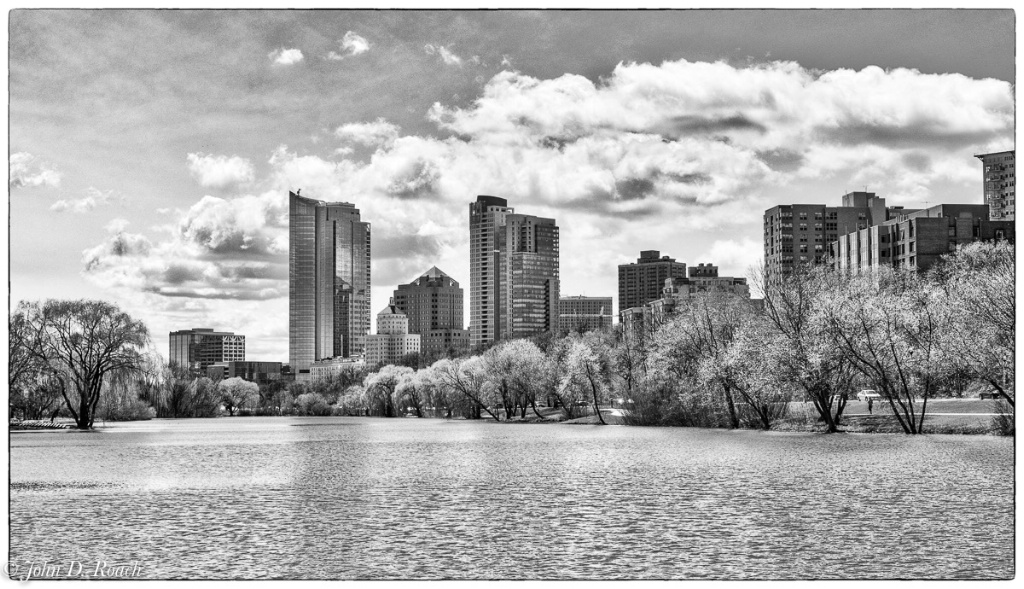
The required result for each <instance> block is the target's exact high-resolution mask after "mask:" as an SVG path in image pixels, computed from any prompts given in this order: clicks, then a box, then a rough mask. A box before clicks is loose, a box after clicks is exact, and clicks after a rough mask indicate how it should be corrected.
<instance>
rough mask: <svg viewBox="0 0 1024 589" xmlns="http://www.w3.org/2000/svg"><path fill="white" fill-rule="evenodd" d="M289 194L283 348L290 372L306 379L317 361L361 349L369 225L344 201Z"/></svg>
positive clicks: (365, 323)
mask: <svg viewBox="0 0 1024 589" xmlns="http://www.w3.org/2000/svg"><path fill="white" fill-rule="evenodd" d="M288 197H289V217H288V235H289V248H288V351H289V361H290V363H291V369H292V372H293V373H294V374H295V375H296V378H297V379H299V380H306V379H308V378H309V367H310V364H312V363H313V362H314V361H316V360H320V359H322V358H332V357H339V356H340V357H349V356H354V355H359V354H362V353H363V352H364V348H365V345H366V334H367V333H368V332H369V330H370V224H369V223H366V222H363V221H362V220H361V219H360V217H359V209H357V208H355V206H354V205H352V204H349V203H344V202H323V201H317V200H313V199H309V198H305V197H301V196H299V195H298V194H296V193H293V192H289V193H288Z"/></svg>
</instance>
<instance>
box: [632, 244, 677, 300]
mask: <svg viewBox="0 0 1024 589" xmlns="http://www.w3.org/2000/svg"><path fill="white" fill-rule="evenodd" d="M666 278H686V264H684V263H682V262H676V260H675V258H670V257H668V256H662V255H661V252H659V251H658V250H646V251H642V252H640V257H639V258H637V260H636V263H630V264H621V265H620V266H619V311H620V312H621V311H623V310H625V309H631V308H633V307H641V306H643V305H645V304H646V303H649V302H651V301H653V300H655V299H658V298H660V297H661V289H662V288H664V286H665V279H666Z"/></svg>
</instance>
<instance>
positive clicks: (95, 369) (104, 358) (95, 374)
mask: <svg viewBox="0 0 1024 589" xmlns="http://www.w3.org/2000/svg"><path fill="white" fill-rule="evenodd" d="M18 312H19V313H22V314H23V315H24V321H25V323H26V324H27V326H26V328H25V331H24V335H25V338H24V339H23V340H22V341H20V342H19V343H18V345H19V346H23V347H24V349H26V350H28V355H29V356H31V357H32V358H33V359H34V360H35V362H36V363H37V365H38V367H39V370H40V371H41V372H42V373H43V374H45V375H47V376H49V377H51V378H53V379H54V380H55V381H56V384H57V387H58V388H59V390H60V393H61V397H62V398H63V399H64V402H65V404H66V406H67V409H68V411H69V412H70V413H71V415H72V417H74V419H75V423H76V425H77V426H78V428H79V429H90V428H92V425H93V419H94V416H95V411H96V405H97V403H99V401H100V396H101V394H102V391H103V384H104V381H105V379H106V378H107V376H108V375H110V374H112V373H114V372H131V371H136V370H139V369H140V367H141V366H142V365H143V362H144V353H145V348H146V346H147V344H148V343H149V331H148V330H147V329H146V326H145V324H143V323H142V322H141V321H137V320H135V319H133V318H132V317H130V316H129V315H128V314H127V313H124V312H123V311H121V310H120V309H119V308H118V307H117V306H116V305H112V304H110V303H107V302H103V301H87V300H79V301H58V300H47V301H45V302H44V303H42V304H39V303H25V302H22V303H21V304H19V306H18ZM18 353H19V354H20V353H21V351H20V350H19V352H18Z"/></svg>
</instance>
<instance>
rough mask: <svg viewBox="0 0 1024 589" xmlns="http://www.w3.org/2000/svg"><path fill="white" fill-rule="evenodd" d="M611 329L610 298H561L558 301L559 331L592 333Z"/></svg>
mask: <svg viewBox="0 0 1024 589" xmlns="http://www.w3.org/2000/svg"><path fill="white" fill-rule="evenodd" d="M611 328H612V297H585V296H582V295H580V296H575V297H562V298H560V299H558V330H559V331H579V332H584V331H593V330H599V329H611Z"/></svg>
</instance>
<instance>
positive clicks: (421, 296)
mask: <svg viewBox="0 0 1024 589" xmlns="http://www.w3.org/2000/svg"><path fill="white" fill-rule="evenodd" d="M394 301H395V306H396V307H398V309H399V310H401V311H402V312H403V313H405V315H406V316H407V317H408V318H409V333H416V334H419V335H420V336H421V339H420V347H421V352H422V353H423V354H424V355H426V356H429V357H432V358H434V357H441V356H444V355H446V354H447V353H449V352H459V351H463V350H467V349H468V348H469V331H468V330H466V329H465V323H464V319H463V294H462V287H460V286H459V283H458V282H457V281H456V280H455V279H453V278H452V277H450V276H448V275H447V274H445V273H444V272H442V271H441V270H438V269H437V267H436V266H434V267H432V268H431V269H430V270H427V272H426V273H425V274H423V275H422V276H420V277H419V278H417V279H415V280H413V281H412V282H410V283H409V284H400V285H398V288H397V289H395V295H394Z"/></svg>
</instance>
